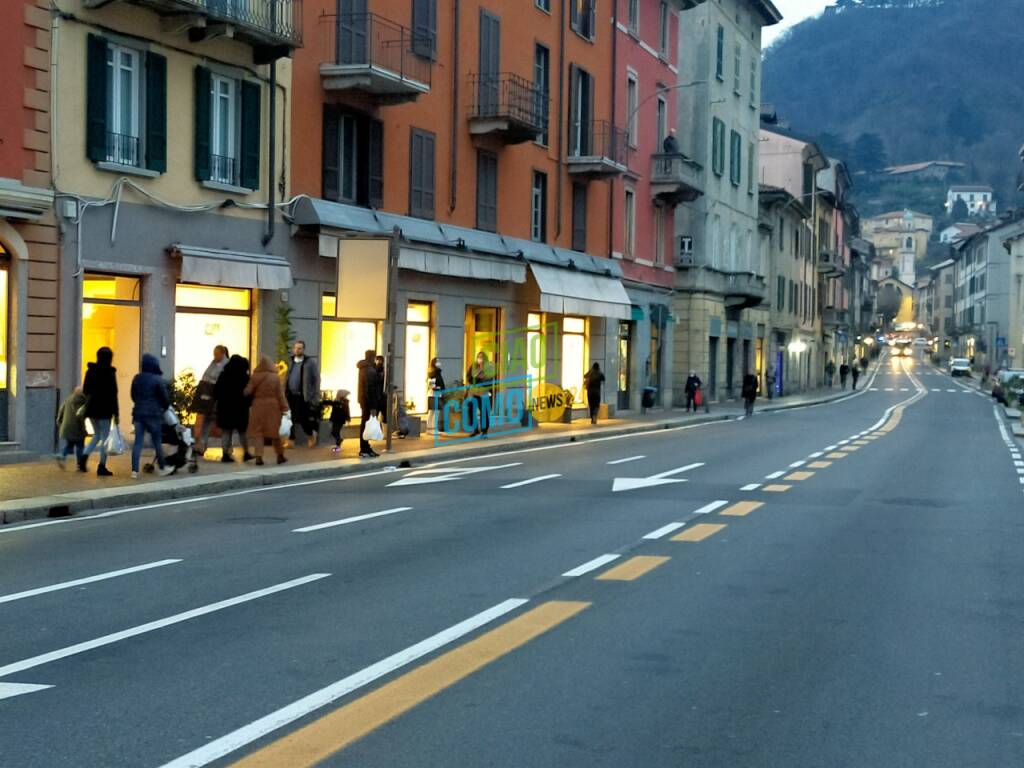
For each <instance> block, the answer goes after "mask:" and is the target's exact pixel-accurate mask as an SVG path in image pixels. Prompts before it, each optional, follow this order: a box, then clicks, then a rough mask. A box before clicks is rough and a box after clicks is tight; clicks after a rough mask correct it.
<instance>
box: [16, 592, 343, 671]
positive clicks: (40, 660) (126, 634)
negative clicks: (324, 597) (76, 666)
mask: <svg viewBox="0 0 1024 768" xmlns="http://www.w3.org/2000/svg"><path fill="white" fill-rule="evenodd" d="M330 575H331V574H329V573H311V574H310V575H309V576H303V577H301V578H298V579H292V580H291V581H285V582H282V583H281V584H275V585H274V586H272V587H266V588H264V589H257V590H256V591H254V592H246V593H245V594H244V595H238V596H237V597H230V598H228V599H227V600H220V601H218V602H216V603H210V604H209V605H204V606H202V607H201V608H193V609H192V610H190V611H184V612H182V613H176V614H174V615H173V616H168V617H167V618H164V619H157V620H156V621H149V622H146V623H145V624H139V625H138V626H137V627H131V628H129V629H123V630H121V631H120V632H113V633H112V634H109V635H103V637H97V638H95V639H93V640H86V641H85V642H82V643H75V644H74V645H68V646H66V647H64V648H58V649H57V650H55V651H50V652H49V653H43V654H40V655H39V656H33V657H32V658H29V659H22V660H21V661H15V662H12V663H11V664H7V665H5V666H3V667H0V677H7V676H8V675H13V674H16V673H18V672H24V671H25V670H26V669H32V668H33V667H38V666H41V665H43V664H49V663H50V662H51V661H57V660H59V659H66V658H67V657H68V656H74V655H76V654H79V653H85V652H86V651H91V650H93V649H94V648H102V647H103V646H105V645H111V644H112V643H116V642H118V641H120V640H127V639H128V638H130V637H137V636H138V635H144V634H146V633H147V632H153V631H154V630H157V629H163V628H164V627H169V626H171V625H173V624H180V623H181V622H183V621H188V620H189V619H195V618H198V617H200V616H205V615H206V614H208V613H214V612H215V611H222V610H224V609H225V608H231V607H232V606H235V605H240V604H242V603H247V602H249V601H250V600H258V599H259V598H261V597H267V596H268V595H273V594H276V593H277V592H283V591H285V590H286V589H294V588H295V587H301V586H302V585H303V584H309V583H310V582H311V581H319V580H320V579H325V578H327V577H328V576H330Z"/></svg>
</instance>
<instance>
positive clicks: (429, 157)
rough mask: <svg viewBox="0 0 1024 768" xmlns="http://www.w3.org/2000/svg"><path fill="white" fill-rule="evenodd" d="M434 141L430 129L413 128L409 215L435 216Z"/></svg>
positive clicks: (423, 217)
mask: <svg viewBox="0 0 1024 768" xmlns="http://www.w3.org/2000/svg"><path fill="white" fill-rule="evenodd" d="M434 142H435V137H434V134H433V133H430V132H429V131H421V130H420V129H419V128H413V129H412V132H411V134H410V140H409V215H410V216H418V217H419V218H421V219H432V218H434Z"/></svg>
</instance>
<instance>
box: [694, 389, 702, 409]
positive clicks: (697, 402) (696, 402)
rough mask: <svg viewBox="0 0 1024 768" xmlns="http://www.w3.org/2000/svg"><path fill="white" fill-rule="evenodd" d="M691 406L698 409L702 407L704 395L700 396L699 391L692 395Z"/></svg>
mask: <svg viewBox="0 0 1024 768" xmlns="http://www.w3.org/2000/svg"><path fill="white" fill-rule="evenodd" d="M693 404H694V405H695V406H696V407H697V408H700V407H701V406H702V405H704V395H702V394H701V391H700V390H699V389H698V390H696V391H695V392H694V393H693Z"/></svg>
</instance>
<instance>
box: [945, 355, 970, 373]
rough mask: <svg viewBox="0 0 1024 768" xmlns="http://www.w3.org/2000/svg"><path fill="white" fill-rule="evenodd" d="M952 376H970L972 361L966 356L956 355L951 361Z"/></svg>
mask: <svg viewBox="0 0 1024 768" xmlns="http://www.w3.org/2000/svg"><path fill="white" fill-rule="evenodd" d="M949 375H950V376H970V375H971V361H970V360H968V359H967V358H966V357H954V358H953V359H952V360H950V361H949Z"/></svg>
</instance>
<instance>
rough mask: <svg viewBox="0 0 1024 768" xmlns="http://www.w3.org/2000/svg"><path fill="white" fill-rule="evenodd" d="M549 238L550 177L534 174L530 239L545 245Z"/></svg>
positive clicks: (531, 195)
mask: <svg viewBox="0 0 1024 768" xmlns="http://www.w3.org/2000/svg"><path fill="white" fill-rule="evenodd" d="M547 237H548V176H547V174H546V173H541V172H540V171H534V172H533V185H532V187H531V190H530V239H532V240H533V241H534V242H537V243H543V242H544V241H545V240H547Z"/></svg>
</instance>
